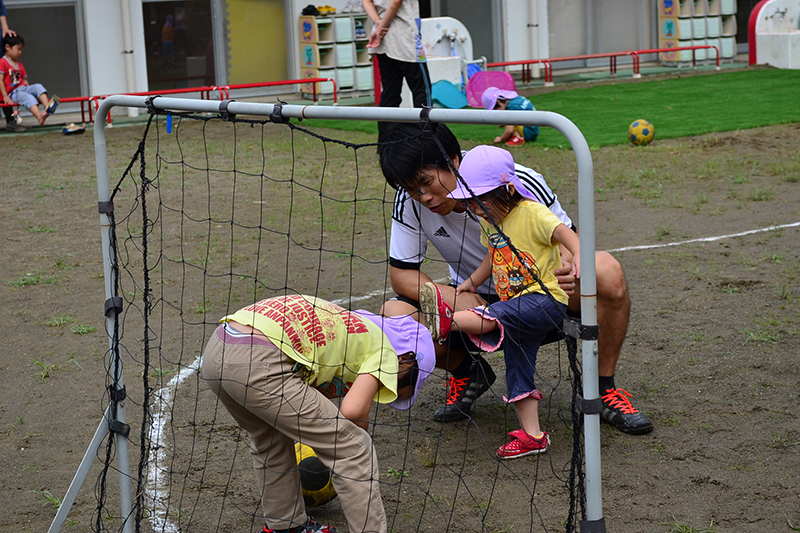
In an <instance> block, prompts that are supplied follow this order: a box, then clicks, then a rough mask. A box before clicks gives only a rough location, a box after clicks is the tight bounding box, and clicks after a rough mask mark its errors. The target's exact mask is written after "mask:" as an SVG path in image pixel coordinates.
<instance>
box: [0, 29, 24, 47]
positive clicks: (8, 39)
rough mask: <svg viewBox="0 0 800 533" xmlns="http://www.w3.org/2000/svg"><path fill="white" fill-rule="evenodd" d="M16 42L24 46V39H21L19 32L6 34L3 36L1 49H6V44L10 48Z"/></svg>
mask: <svg viewBox="0 0 800 533" xmlns="http://www.w3.org/2000/svg"><path fill="white" fill-rule="evenodd" d="M18 44H21V45H22V46H25V39H23V38H22V36H21V35H20V34H19V33H18V34H16V35H11V34H8V35H6V36H5V37H3V50H5V49H6V45H8V46H9V47H10V48H13V47H14V46H16V45H18Z"/></svg>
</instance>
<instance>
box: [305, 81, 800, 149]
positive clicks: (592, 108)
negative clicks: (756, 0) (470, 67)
mask: <svg viewBox="0 0 800 533" xmlns="http://www.w3.org/2000/svg"><path fill="white" fill-rule="evenodd" d="M798 82H800V72H797V71H792V70H780V69H758V70H741V71H736V72H722V73H718V74H707V75H702V76H690V77H681V76H678V77H676V78H671V79H668V80H655V81H646V80H644V81H637V82H620V83H611V84H605V85H597V86H592V87H581V88H575V89H566V90H562V91H556V92H552V93H547V94H540V95H537V96H535V97H533V98H532V100H533V102H534V105H535V106H536V109H538V110H541V111H553V112H555V113H559V114H561V115H564V116H565V117H567V118H569V119H570V120H571V121H572V122H574V123H575V125H576V126H578V128H579V129H580V130H581V132H582V133H583V135H584V137H585V138H586V141H587V143H588V144H589V145H590V146H597V147H600V146H612V145H618V144H626V143H627V142H628V139H627V131H628V125H629V124H630V123H631V122H633V121H634V120H636V119H639V118H644V119H647V120H648V121H650V122H651V123H652V124H653V125H654V126H655V130H656V139H672V138H678V137H687V136H692V135H702V134H706V133H713V132H725V131H735V130H740V129H750V128H757V127H762V126H769V125H773V124H786V123H794V122H800V105H799V104H800V92H798ZM300 125H301V126H303V127H306V128H309V129H314V128H329V129H336V130H342V131H360V132H364V133H371V134H375V135H377V133H378V128H377V124H376V123H375V122H366V121H349V120H303V121H302V122H301V123H300ZM451 129H452V130H453V132H454V133H455V135H456V136H457V137H458V138H459V139H460V140H462V141H471V142H475V143H490V142H491V141H492V139H494V137H495V136H496V135H497V131H498V130H497V127H496V126H486V125H474V124H453V125H451ZM535 145H536V146H543V147H562V148H567V147H568V145H567V141H566V139H565V138H564V136H563V135H561V134H560V133H559V132H557V131H555V130H552V129H549V128H542V130H541V133H540V135H539V138H538V139H537V140H536V143H535Z"/></svg>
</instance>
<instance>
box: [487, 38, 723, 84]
mask: <svg viewBox="0 0 800 533" xmlns="http://www.w3.org/2000/svg"><path fill="white" fill-rule="evenodd" d="M711 48H713V49H714V52H715V53H716V56H717V57H716V60H717V67H716V68H717V70H719V48H717V47H716V46H713V45H698V46H678V47H675V48H654V49H651V50H628V51H625V52H609V53H603V54H585V55H579V56H566V57H551V58H547V59H524V60H520V61H503V62H500V63H487V64H486V68H497V67H507V66H511V65H521V66H522V83H530V81H531V68H530V66H531V65H542V66H543V67H544V84H545V86H546V87H550V86H552V85H553V65H552V64H553V63H554V62H556V61H576V60H581V59H599V58H604V57H607V58H608V59H609V71H610V74H611V76H616V74H617V58H618V57H620V56H631V59H632V60H633V77H634V78H640V77H641V76H642V75H641V72H640V64H641V61H640V57H639V56H640V55H641V54H654V53H660V52H680V51H682V50H691V51H692V68H695V67H697V61H696V51H697V50H702V49H711Z"/></svg>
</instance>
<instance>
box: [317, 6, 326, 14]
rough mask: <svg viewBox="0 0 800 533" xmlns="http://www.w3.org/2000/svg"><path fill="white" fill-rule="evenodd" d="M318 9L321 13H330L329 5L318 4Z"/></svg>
mask: <svg viewBox="0 0 800 533" xmlns="http://www.w3.org/2000/svg"><path fill="white" fill-rule="evenodd" d="M317 11H318V12H319V14H320V15H327V14H328V7H327V6H317Z"/></svg>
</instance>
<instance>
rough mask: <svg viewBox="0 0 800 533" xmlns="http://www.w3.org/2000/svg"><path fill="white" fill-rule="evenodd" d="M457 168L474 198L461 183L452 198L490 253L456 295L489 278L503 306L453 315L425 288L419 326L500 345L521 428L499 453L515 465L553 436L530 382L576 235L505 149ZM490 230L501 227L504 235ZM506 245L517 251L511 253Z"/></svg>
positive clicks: (563, 299) (555, 315) (481, 151)
mask: <svg viewBox="0 0 800 533" xmlns="http://www.w3.org/2000/svg"><path fill="white" fill-rule="evenodd" d="M458 170H459V172H460V173H461V177H462V178H463V179H464V181H465V182H466V183H467V185H468V186H469V188H470V189H471V190H472V192H473V193H474V194H475V195H477V199H476V198H475V197H473V196H472V194H470V192H469V191H467V190H466V188H464V186H463V185H462V184H461V183H459V185H458V186H457V187H456V189H455V190H454V191H453V192H452V193H450V194H449V197H450V198H454V199H456V200H465V201H466V203H467V206H468V208H469V209H470V211H471V212H472V213H474V214H475V215H477V216H479V217H481V218H482V219H483V220H482V221H481V243H482V244H483V245H484V246H486V247H487V248H488V252H487V254H486V257H484V259H483V262H482V263H481V264H480V265H479V266H478V268H477V269H476V270H475V272H474V273H473V274H472V275H471V276H470V277H469V278H467V279H466V280H465V281H464V282H462V283H461V284H460V285H459V286H458V288H457V289H456V294H458V293H460V292H464V291H468V292H475V291H476V289H477V288H478V287H480V286H481V284H482V283H483V282H484V281H486V280H487V279H488V278H489V276H492V278H493V281H494V284H495V288H496V290H497V294H498V296H500V301H499V302H496V303H492V304H489V305H482V306H479V307H476V308H473V309H465V310H463V311H456V312H455V313H453V311H452V310H451V309H450V307H449V306H448V305H447V303H445V301H444V298H443V297H442V294H441V292H439V289H438V287H436V285H434V284H433V283H426V284H425V285H423V286H422V288H421V289H420V293H419V302H420V308H421V310H422V315H423V320H424V321H425V325H426V326H427V327H428V329H429V330H430V331H431V335H432V337H433V338H434V340H438V341H439V342H442V340H443V339H446V338H447V337H448V336H449V334H450V332H452V331H461V332H464V333H467V334H468V335H469V337H470V339H471V340H472V341H473V342H474V343H475V344H476V345H478V346H479V347H480V348H481V349H484V350H486V351H495V350H497V349H499V348H501V347H502V350H503V356H504V358H505V362H506V385H507V388H508V397H507V398H505V401H506V402H508V403H511V404H513V405H514V408H515V409H516V411H517V417H518V418H519V422H520V425H521V426H522V429H517V430H514V431H512V432H511V433H509V435H510V436H511V440H510V442H508V443H507V444H505V445H503V446H501V447H500V448H499V449H498V450H497V455H498V456H499V457H500V458H502V459H514V458H516V457H523V456H525V455H530V454H536V453H542V452H545V451H547V446H548V444H549V443H550V435H549V434H548V433H547V432H543V431H541V429H540V428H539V400H540V399H541V398H542V397H543V395H542V393H541V392H539V391H538V390H537V389H536V383H535V382H534V375H535V372H536V354H537V352H538V351H539V345H540V344H541V342H542V340H543V339H544V338H545V335H546V334H547V333H548V332H550V331H552V330H553V329H555V328H556V327H558V326H559V325H560V324H561V322H562V317H563V316H564V314H565V313H566V310H567V300H568V297H567V294H566V293H565V292H564V291H563V290H562V289H561V287H559V285H558V280H557V279H556V276H555V271H556V268H558V267H560V266H561V254H560V253H559V250H558V245H559V243H561V244H563V245H564V246H565V247H566V248H567V249H568V250H569V251H570V252H571V253H573V254H574V256H575V257H574V259H573V274H574V275H575V277H576V278H577V277H579V275H580V242H579V240H578V235H577V234H576V233H575V232H574V231H572V229H570V228H568V227H567V226H565V225H564V224H563V223H562V222H561V221H560V220H559V219H558V217H556V216H555V215H554V214H553V213H552V212H550V210H549V209H548V208H547V207H546V206H545V205H544V204H540V203H539V202H538V201H536V200H535V197H534V196H533V195H532V194H531V193H530V192H529V191H528V190H527V189H526V188H525V186H524V185H523V184H522V182H521V181H520V179H519V178H518V177H517V175H516V174H515V172H514V158H513V157H511V154H510V153H509V152H508V151H507V150H503V149H501V148H497V147H494V146H478V147H476V148H473V149H472V150H470V151H469V152H468V153H467V154H466V155H465V156H464V159H462V161H461V165H460V166H459V168H458ZM495 226H498V227H500V228H502V233H501V232H499V231H498V230H497V228H496V227H495ZM511 245H513V246H514V248H515V249H516V251H517V253H514V252H512V250H511ZM532 273H535V274H536V278H534V275H533V274H532ZM537 278H538V279H537ZM543 287H546V288H547V291H548V292H549V293H550V294H549V295H548V294H546V292H545V290H544V288H543Z"/></svg>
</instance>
